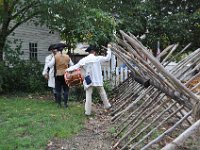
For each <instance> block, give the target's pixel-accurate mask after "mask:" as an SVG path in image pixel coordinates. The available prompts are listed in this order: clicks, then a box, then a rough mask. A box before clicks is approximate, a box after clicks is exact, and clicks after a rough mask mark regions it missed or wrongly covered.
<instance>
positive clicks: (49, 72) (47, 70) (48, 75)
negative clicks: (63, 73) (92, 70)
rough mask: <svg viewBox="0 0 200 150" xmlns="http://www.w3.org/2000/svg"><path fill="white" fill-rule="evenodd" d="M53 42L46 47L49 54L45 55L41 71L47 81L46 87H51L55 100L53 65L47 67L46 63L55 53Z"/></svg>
mask: <svg viewBox="0 0 200 150" xmlns="http://www.w3.org/2000/svg"><path fill="white" fill-rule="evenodd" d="M54 46H55V44H51V45H50V46H49V48H48V51H51V54H49V55H48V56H46V57H45V65H44V69H43V71H42V75H43V76H44V78H45V79H46V80H47V81H48V87H50V88H51V89H52V92H53V94H54V99H55V100H56V91H55V76H54V67H52V68H49V67H48V63H49V62H50V61H51V59H52V58H53V57H54V55H55V54H56V50H55V49H54Z"/></svg>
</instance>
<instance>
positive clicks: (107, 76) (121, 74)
mask: <svg viewBox="0 0 200 150" xmlns="http://www.w3.org/2000/svg"><path fill="white" fill-rule="evenodd" d="M127 78H128V68H127V67H124V68H123V67H120V68H119V67H116V68H115V71H111V69H110V67H103V80H104V81H110V82H111V86H112V87H113V88H114V87H115V86H117V85H119V84H120V83H122V82H123V81H124V80H126V79H127Z"/></svg>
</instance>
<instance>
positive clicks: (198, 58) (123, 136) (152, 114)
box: [111, 31, 200, 150]
mask: <svg viewBox="0 0 200 150" xmlns="http://www.w3.org/2000/svg"><path fill="white" fill-rule="evenodd" d="M120 33H121V36H120V38H119V37H118V38H117V43H114V44H112V52H113V53H114V54H115V55H116V56H117V57H118V58H119V59H121V61H122V62H123V63H125V64H126V65H127V67H128V69H129V70H130V75H129V78H128V79H127V80H125V81H124V82H123V83H121V84H120V85H119V86H118V87H116V88H115V89H114V93H115V95H114V97H113V99H112V103H113V108H114V110H113V111H112V113H111V115H112V119H111V120H112V123H113V126H114V128H115V131H116V132H115V138H116V141H115V142H114V144H113V149H120V150H126V149H129V150H133V149H142V150H146V149H154V150H155V149H163V150H173V149H174V150H175V149H178V148H180V147H184V143H185V141H186V140H187V139H188V138H189V137H191V136H193V135H194V133H197V132H199V128H200V99H199V97H200V91H199V90H198V88H199V86H200V83H199V82H198V81H199V80H198V79H199V77H200V72H199V68H200V49H197V50H195V51H194V52H193V53H191V54H190V55H189V56H187V57H186V58H184V59H182V60H181V61H179V62H178V64H177V65H176V66H175V67H174V68H172V69H171V70H169V71H167V70H166V69H165V67H166V66H167V65H168V64H169V63H170V62H171V61H174V59H175V57H176V56H177V55H180V54H181V53H183V52H184V51H185V50H186V49H187V48H188V47H189V46H190V44H188V45H187V46H186V47H185V48H183V49H182V50H181V51H179V53H177V54H176V55H174V51H175V50H177V47H178V44H172V45H169V46H168V47H166V48H165V49H164V50H163V51H162V52H161V53H160V55H159V56H158V57H160V58H162V59H161V60H162V61H161V62H159V61H158V59H157V58H155V57H154V56H153V55H152V54H151V53H150V51H149V50H148V49H147V48H146V47H145V46H144V45H143V44H142V43H141V42H140V41H139V40H138V39H137V38H136V37H135V36H134V35H132V34H131V33H128V34H126V33H124V32H123V31H120ZM184 66H188V67H184ZM183 69H184V70H183ZM180 70H181V71H182V73H181V74H180V73H179V72H180ZM188 77H191V78H190V79H189V80H187V81H185V80H184V79H186V78H188ZM183 81H184V82H183ZM194 81H195V82H194ZM194 83H196V84H194Z"/></svg>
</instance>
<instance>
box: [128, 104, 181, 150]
mask: <svg viewBox="0 0 200 150" xmlns="http://www.w3.org/2000/svg"><path fill="white" fill-rule="evenodd" d="M182 108H183V106H181V107H180V108H179V109H177V110H176V111H174V112H173V113H172V114H170V115H169V116H168V117H167V118H165V119H164V120H163V121H161V122H160V123H159V124H158V125H157V126H156V127H155V128H153V129H152V130H151V131H150V132H149V133H148V134H146V135H145V136H144V137H143V138H142V139H140V140H139V142H137V143H135V144H134V145H132V147H131V148H130V150H134V149H135V148H136V147H137V146H138V145H139V144H140V143H142V142H143V141H144V140H145V139H146V138H148V137H149V136H150V135H151V134H152V133H153V132H154V131H156V130H157V129H158V128H159V127H160V126H162V125H163V124H164V122H166V121H167V120H168V119H170V118H172V116H174V115H176V114H177V112H179V111H180V110H181V109H182Z"/></svg>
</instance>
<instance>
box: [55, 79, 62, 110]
mask: <svg viewBox="0 0 200 150" xmlns="http://www.w3.org/2000/svg"><path fill="white" fill-rule="evenodd" d="M55 89H56V102H57V103H58V106H61V80H60V76H57V77H56V78H55Z"/></svg>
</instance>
